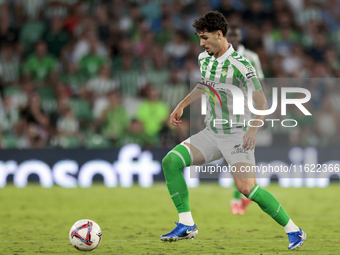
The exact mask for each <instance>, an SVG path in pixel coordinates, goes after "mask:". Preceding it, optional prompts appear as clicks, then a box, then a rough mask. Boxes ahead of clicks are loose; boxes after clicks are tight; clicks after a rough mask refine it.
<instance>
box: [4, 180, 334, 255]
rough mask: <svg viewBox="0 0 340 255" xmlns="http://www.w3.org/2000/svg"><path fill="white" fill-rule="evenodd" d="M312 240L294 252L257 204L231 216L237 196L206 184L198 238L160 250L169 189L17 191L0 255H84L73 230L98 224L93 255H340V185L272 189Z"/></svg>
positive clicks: (169, 219)
mask: <svg viewBox="0 0 340 255" xmlns="http://www.w3.org/2000/svg"><path fill="white" fill-rule="evenodd" d="M267 189H268V190H269V191H270V192H272V193H273V194H274V196H276V198H277V199H278V200H279V201H280V202H281V204H282V205H283V207H284V208H285V209H286V211H287V212H288V214H289V215H290V216H291V218H292V219H293V221H294V222H295V223H297V224H298V225H299V226H300V227H301V228H302V229H303V230H304V231H305V232H306V233H307V235H308V240H307V241H306V243H305V244H304V245H303V246H302V247H300V249H299V250H298V251H288V240H287V237H286V235H285V232H284V230H283V228H282V227H280V226H279V225H277V224H276V223H275V222H274V220H273V219H271V218H270V217H269V216H267V215H266V214H264V213H263V212H262V211H261V210H260V208H259V207H258V206H257V205H256V204H254V203H252V204H251V205H250V206H249V208H248V211H247V213H246V214H245V215H243V216H240V215H231V214H230V212H229V200H230V198H231V192H232V190H231V189H224V188H221V187H219V186H218V185H217V184H212V183H210V184H209V183H208V184H201V185H200V186H199V187H198V188H194V189H190V198H191V209H192V213H193V216H194V219H195V222H196V224H197V226H198V230H199V234H198V236H197V238H196V239H194V240H182V241H179V242H174V243H162V242H161V241H159V236H160V235H161V234H164V233H166V232H169V231H170V230H171V229H172V228H174V227H175V224H174V222H175V221H177V220H178V217H177V213H176V210H175V208H174V206H173V204H172V201H171V199H170V197H169V194H168V191H167V189H166V186H165V184H163V183H162V184H155V185H154V186H153V187H152V188H149V189H143V188H140V187H138V186H134V187H133V188H129V189H124V188H113V189H109V188H106V187H104V186H103V185H101V184H96V185H94V186H92V187H91V188H88V189H81V188H77V189H64V188H60V187H56V186H55V187H53V188H51V189H43V188H41V187H40V186H38V185H29V186H28V187H27V188H24V189H18V188H15V187H13V186H11V185H8V186H7V187H5V188H3V189H1V190H0V208H1V210H0V214H1V215H0V219H1V225H0V226H1V231H0V254H5V255H9V254H44V253H45V254H79V253H81V252H80V251H78V250H76V249H75V248H73V247H72V246H71V244H70V242H69V239H68V232H69V229H70V227H71V226H72V224H73V223H74V222H76V221H77V220H80V219H83V218H89V219H92V220H94V221H96V222H97V223H98V224H99V226H100V227H101V229H102V232H103V239H102V243H101V244H100V245H99V247H98V248H97V249H96V250H94V251H92V253H93V254H263V255H264V254H291V253H297V254H339V253H340V203H339V202H340V200H339V198H338V195H339V193H340V185H338V184H337V185H334V184H333V185H331V186H329V187H328V188H323V189H320V188H312V189H310V188H300V189H294V188H280V187H279V186H277V185H272V186H270V187H268V188H267Z"/></svg>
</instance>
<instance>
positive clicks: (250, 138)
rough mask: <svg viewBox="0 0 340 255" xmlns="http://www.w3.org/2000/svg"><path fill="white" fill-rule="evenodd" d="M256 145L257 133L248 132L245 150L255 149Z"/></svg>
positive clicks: (244, 140) (244, 145) (245, 136)
mask: <svg viewBox="0 0 340 255" xmlns="http://www.w3.org/2000/svg"><path fill="white" fill-rule="evenodd" d="M255 145H256V132H254V131H251V130H248V131H247V133H245V135H244V136H243V148H245V149H246V150H249V149H252V150H253V149H254V148H255Z"/></svg>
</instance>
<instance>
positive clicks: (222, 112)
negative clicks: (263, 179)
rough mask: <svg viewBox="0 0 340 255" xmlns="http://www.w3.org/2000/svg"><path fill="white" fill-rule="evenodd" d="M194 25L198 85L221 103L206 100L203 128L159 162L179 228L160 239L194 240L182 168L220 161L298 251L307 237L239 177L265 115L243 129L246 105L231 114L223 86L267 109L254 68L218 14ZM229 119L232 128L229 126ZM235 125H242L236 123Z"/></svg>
mask: <svg viewBox="0 0 340 255" xmlns="http://www.w3.org/2000/svg"><path fill="white" fill-rule="evenodd" d="M193 26H194V28H195V29H196V34H197V35H198V36H199V38H200V45H201V46H202V47H203V48H204V49H205V51H204V52H202V53H201V54H200V55H199V57H198V62H199V66H200V70H201V75H202V83H204V84H206V85H207V83H209V84H211V85H213V86H214V90H217V91H218V93H219V95H220V98H221V102H222V105H215V104H214V100H212V99H209V103H208V104H207V115H206V118H205V122H206V128H205V129H204V130H202V131H200V132H199V133H197V134H195V135H193V136H191V137H190V138H189V139H187V140H185V141H183V142H182V143H181V144H179V145H177V146H176V147H175V148H173V149H172V150H171V151H170V152H169V153H168V154H167V155H166V156H165V157H164V159H163V161H162V166H163V171H164V176H165V179H166V185H167V187H168V190H169V193H170V196H171V199H172V201H173V203H174V204H175V206H176V208H177V211H178V214H179V223H176V225H177V226H176V227H175V228H174V229H173V230H172V231H171V232H169V233H167V234H164V235H162V236H161V237H160V239H161V240H162V241H170V242H171V241H177V240H182V239H190V238H195V237H196V236H197V234H198V229H197V226H196V224H195V222H194V220H193V217H192V214H191V211H190V205H189V192H188V188H187V185H186V182H185V180H184V176H183V174H182V169H183V168H184V167H186V166H190V165H202V164H205V163H208V162H211V161H214V160H216V159H219V158H221V157H224V158H225V160H226V161H227V162H228V163H229V164H230V165H231V166H233V167H234V168H235V169H236V170H237V171H236V172H233V177H234V181H235V183H236V186H237V189H238V190H239V191H240V192H241V193H242V194H243V195H245V196H246V197H247V198H249V199H250V200H251V201H254V202H255V203H257V204H258V205H259V206H260V208H261V209H262V210H263V211H264V212H265V213H267V214H268V215H269V216H270V217H272V218H273V219H274V220H275V221H276V222H277V223H278V224H279V225H281V226H283V227H284V230H285V231H286V233H287V235H288V238H289V246H288V248H289V249H296V248H298V247H299V246H301V245H302V243H303V242H304V241H305V240H306V239H307V235H306V234H305V233H304V232H303V231H302V230H301V229H300V228H299V227H298V226H296V225H295V224H294V222H293V221H292V220H291V219H290V217H289V216H288V214H287V213H286V212H285V210H284V209H283V207H282V206H281V204H280V203H279V202H278V201H277V200H276V198H275V197H274V196H273V195H272V194H271V193H269V192H268V191H266V190H265V189H262V188H261V187H259V186H258V184H256V179H255V176H254V174H253V173H248V174H245V173H240V172H241V171H240V169H241V167H252V166H254V165H255V158H254V148H255V144H256V132H257V129H258V127H253V126H258V123H257V124H256V123H255V122H260V120H262V121H263V120H264V117H265V116H262V115H255V116H254V117H253V119H254V120H255V121H253V125H252V126H251V127H247V126H245V125H243V121H246V123H247V121H248V120H249V119H250V111H249V109H247V108H248V106H247V104H245V113H246V114H245V115H234V114H233V111H232V110H233V109H232V105H233V104H232V101H233V98H232V94H231V92H230V90H229V89H226V86H227V82H228V84H230V82H231V83H232V85H235V86H238V87H239V88H240V89H241V90H242V91H243V94H244V96H245V98H247V94H248V92H247V90H248V89H252V90H253V92H252V99H253V101H254V102H255V104H256V109H257V110H266V109H268V106H267V101H266V98H265V96H264V94H263V92H262V89H261V85H260V83H259V81H258V78H257V76H256V73H255V70H254V68H253V66H252V65H251V64H250V63H249V61H248V60H246V59H245V58H244V57H243V56H241V55H240V54H238V53H237V52H236V51H235V50H234V49H233V47H232V45H231V44H229V43H228V40H227V38H226V34H227V30H228V23H227V21H226V19H225V17H224V16H223V15H222V14H221V13H220V12H217V11H210V12H208V13H206V14H205V15H203V16H202V17H200V18H199V19H198V20H195V21H194V24H193ZM206 85H205V86H206ZM200 88H203V85H202V84H198V85H197V87H195V89H193V90H192V91H191V93H190V94H189V95H188V96H187V97H185V98H184V99H183V100H182V101H181V102H180V103H179V104H178V105H177V107H176V108H175V109H174V111H173V112H172V113H171V115H170V121H171V123H172V124H173V125H174V126H179V125H180V124H181V120H180V118H181V116H182V114H183V109H184V108H185V107H186V106H188V105H189V104H190V103H191V102H193V101H195V100H197V99H199V98H201V95H202V94H203V93H204V92H203V90H201V89H200ZM215 97H216V98H217V96H215ZM216 119H228V120H229V122H228V123H227V124H221V125H215V120H216ZM256 120H257V121H256ZM231 121H232V122H233V125H230V122H231ZM235 123H242V124H241V125H235Z"/></svg>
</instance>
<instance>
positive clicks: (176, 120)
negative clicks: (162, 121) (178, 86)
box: [170, 84, 204, 126]
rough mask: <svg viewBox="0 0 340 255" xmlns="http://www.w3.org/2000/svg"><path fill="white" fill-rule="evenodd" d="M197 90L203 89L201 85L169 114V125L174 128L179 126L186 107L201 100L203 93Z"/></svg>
mask: <svg viewBox="0 0 340 255" xmlns="http://www.w3.org/2000/svg"><path fill="white" fill-rule="evenodd" d="M198 88H203V85H202V84H198V85H197V86H196V87H195V88H194V89H193V90H192V91H191V92H190V93H189V95H187V96H186V97H185V98H184V99H183V100H182V101H181V102H180V103H179V104H178V105H177V106H176V108H175V109H174V110H173V112H172V113H171V114H170V123H171V124H172V125H174V126H179V125H180V124H181V122H182V121H181V120H180V118H181V117H182V115H183V109H184V108H185V107H187V106H188V105H189V104H190V103H192V102H195V101H196V100H197V99H199V98H201V96H202V95H203V94H204V91H203V90H201V89H198Z"/></svg>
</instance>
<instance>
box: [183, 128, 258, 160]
mask: <svg viewBox="0 0 340 255" xmlns="http://www.w3.org/2000/svg"><path fill="white" fill-rule="evenodd" d="M244 134H245V133H244V132H243V130H240V131H239V132H235V133H232V134H223V135H218V134H215V133H213V132H211V131H208V130H207V129H204V130H202V131H200V132H198V133H197V134H195V135H193V136H190V137H189V138H188V139H186V140H185V141H183V142H182V144H183V143H189V144H192V145H193V146H195V147H196V148H197V149H198V150H199V151H200V152H201V153H202V154H203V156H204V158H205V163H209V162H212V161H214V160H217V159H220V158H222V157H224V159H225V160H226V161H227V162H228V164H229V165H230V166H232V165H234V164H236V163H248V164H252V165H255V156H254V150H245V149H244V148H243V147H242V145H243V136H244Z"/></svg>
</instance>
